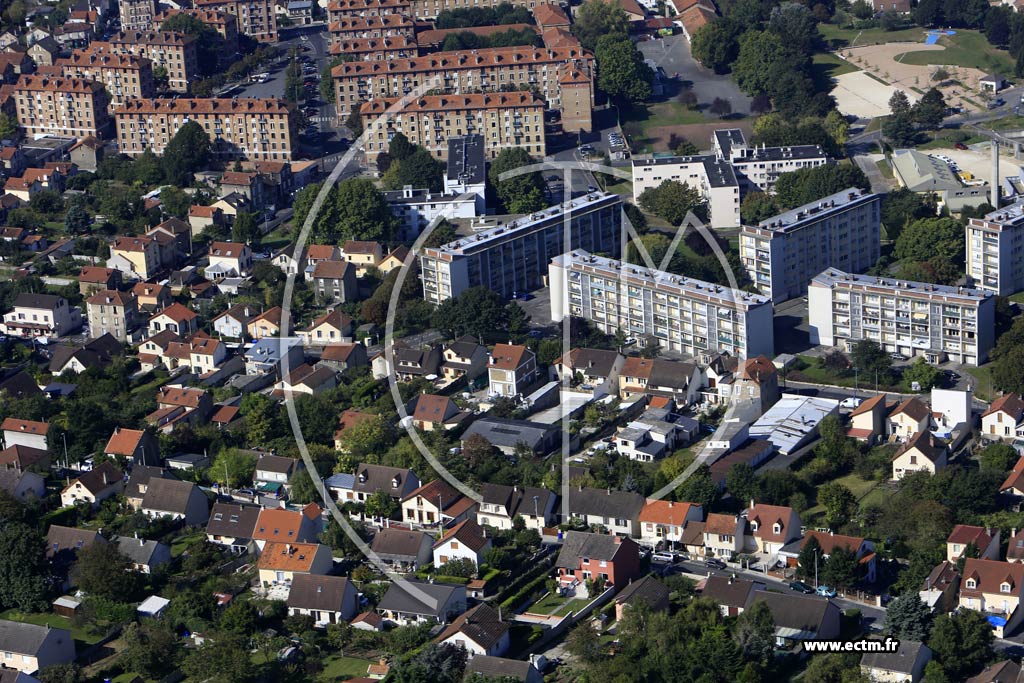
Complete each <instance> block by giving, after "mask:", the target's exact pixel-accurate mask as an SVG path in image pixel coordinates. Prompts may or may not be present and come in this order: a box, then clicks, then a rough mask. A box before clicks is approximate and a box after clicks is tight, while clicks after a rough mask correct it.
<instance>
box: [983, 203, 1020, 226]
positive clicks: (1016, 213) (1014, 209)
mask: <svg viewBox="0 0 1024 683" xmlns="http://www.w3.org/2000/svg"><path fill="white" fill-rule="evenodd" d="M980 222H984V223H996V224H998V225H1001V226H1004V227H1015V226H1017V225H1021V224H1024V199H1021V200H1020V201H1017V202H1014V203H1013V204H1010V205H1009V206H1004V207H1002V208H1001V209H996V210H995V211H992V212H991V213H987V214H985V216H984V218H972V219H971V220H970V224H971V225H977V224H978V223H980Z"/></svg>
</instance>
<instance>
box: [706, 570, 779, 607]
mask: <svg viewBox="0 0 1024 683" xmlns="http://www.w3.org/2000/svg"><path fill="white" fill-rule="evenodd" d="M763 589H764V584H762V583H758V582H756V581H748V580H747V579H732V578H727V577H724V576H709V577H708V578H707V581H706V582H705V584H704V591H703V592H702V595H703V596H704V597H705V598H711V599H712V600H714V601H715V602H716V603H718V604H719V605H725V606H727V607H745V606H746V604H747V600H749V599H750V594H751V593H752V592H753V591H755V590H763Z"/></svg>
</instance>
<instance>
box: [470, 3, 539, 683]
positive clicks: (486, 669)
mask: <svg viewBox="0 0 1024 683" xmlns="http://www.w3.org/2000/svg"><path fill="white" fill-rule="evenodd" d="M537 7H538V9H539V8H541V7H548V5H537ZM535 670H536V669H535V667H534V666H533V664H532V663H531V662H527V661H525V660H522V659H507V658H505V657H491V656H490V655H475V656H474V657H473V658H472V659H470V660H469V661H468V662H467V663H466V671H468V672H470V673H473V674H477V675H479V676H484V677H486V678H514V679H515V680H516V681H523V682H524V683H525V682H526V681H527V680H529V677H530V674H531V672H532V671H535Z"/></svg>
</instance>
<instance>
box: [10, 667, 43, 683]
mask: <svg viewBox="0 0 1024 683" xmlns="http://www.w3.org/2000/svg"><path fill="white" fill-rule="evenodd" d="M0 683H39V679H38V678H34V677H32V676H29V675H28V674H26V673H22V672H21V671H18V670H17V669H8V668H7V667H5V666H0Z"/></svg>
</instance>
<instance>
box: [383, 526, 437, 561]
mask: <svg viewBox="0 0 1024 683" xmlns="http://www.w3.org/2000/svg"><path fill="white" fill-rule="evenodd" d="M425 538H429V537H428V536H427V534H425V533H424V532H422V531H411V530H409V529H397V528H394V527H390V528H385V529H381V530H380V531H378V532H377V535H376V536H374V537H373V543H371V544H370V549H371V550H373V552H375V553H377V555H380V556H381V557H382V558H383V559H385V560H401V561H407V560H408V561H411V560H415V559H416V557H417V556H418V555H419V553H420V548H422V547H423V541H424V539H425ZM430 545H433V541H432V540H431V541H430Z"/></svg>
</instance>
